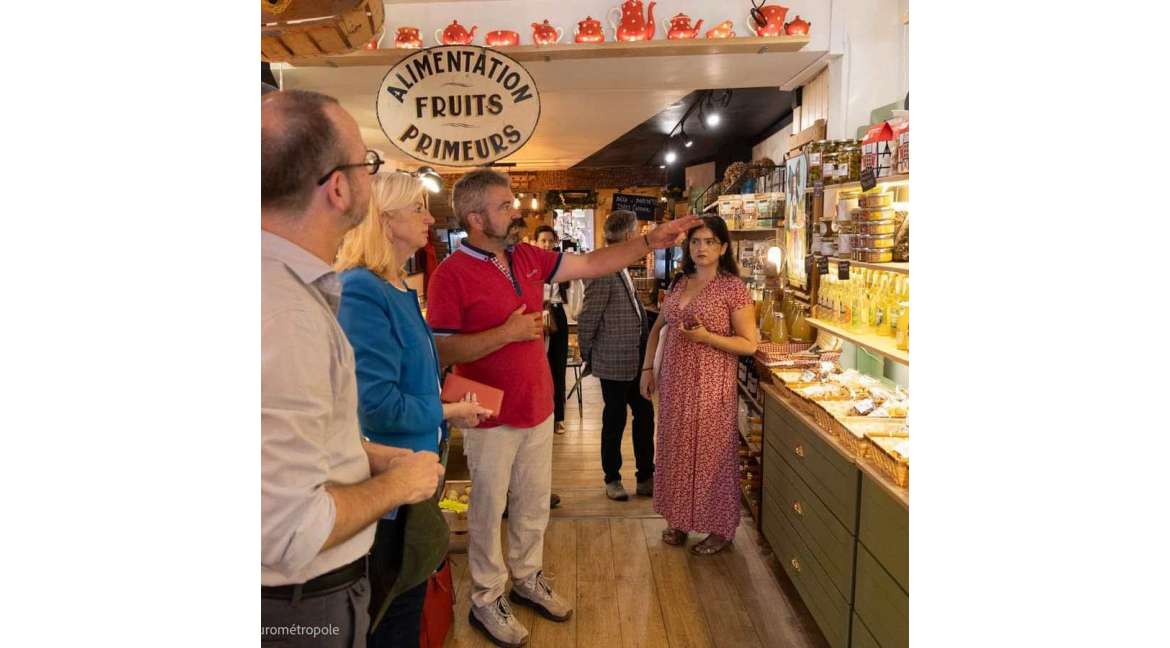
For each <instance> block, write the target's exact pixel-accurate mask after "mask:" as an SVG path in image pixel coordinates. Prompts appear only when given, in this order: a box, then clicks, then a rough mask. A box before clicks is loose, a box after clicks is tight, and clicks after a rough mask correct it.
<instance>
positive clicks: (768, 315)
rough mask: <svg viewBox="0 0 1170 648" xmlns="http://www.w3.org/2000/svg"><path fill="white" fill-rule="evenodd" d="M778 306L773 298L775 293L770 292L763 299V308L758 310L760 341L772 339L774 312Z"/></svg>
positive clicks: (774, 320)
mask: <svg viewBox="0 0 1170 648" xmlns="http://www.w3.org/2000/svg"><path fill="white" fill-rule="evenodd" d="M778 305H779V304H778V303H777V301H776V298H775V291H770V292H768V293H767V295H766V296H765V297H764V306H763V308H762V309H761V310H760V339H761V340H770V339H771V338H772V327H773V326H774V325H775V322H776V316H775V314H774V312H773V311H774V310H775V308H776V306H778Z"/></svg>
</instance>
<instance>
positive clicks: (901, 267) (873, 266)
mask: <svg viewBox="0 0 1170 648" xmlns="http://www.w3.org/2000/svg"><path fill="white" fill-rule="evenodd" d="M838 261H849V267H850V268H869V269H870V270H885V271H886V272H896V273H898V274H904V275H908V274H910V264H909V263H908V262H907V263H899V262H897V261H894V262H892V263H866V262H865V261H850V260H849V259H841V258H839V257H829V263H837V262H838Z"/></svg>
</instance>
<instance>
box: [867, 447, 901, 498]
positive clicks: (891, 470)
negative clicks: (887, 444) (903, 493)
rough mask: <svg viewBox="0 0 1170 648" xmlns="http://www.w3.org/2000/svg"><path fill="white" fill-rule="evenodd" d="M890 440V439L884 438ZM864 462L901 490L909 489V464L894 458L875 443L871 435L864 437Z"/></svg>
mask: <svg viewBox="0 0 1170 648" xmlns="http://www.w3.org/2000/svg"><path fill="white" fill-rule="evenodd" d="M885 438H892V437H885ZM865 439H866V441H867V447H868V449H867V450H866V460H867V461H869V463H870V465H872V466H874V467H875V468H877V469H878V472H880V473H882V474H883V475H885V476H886V477H889V478H890V480H892V481H893V482H894V483H895V484H897V485H898V486H900V487H902V488H910V462H909V461H906V460H905V459H902V458H900V457H895V456H893V455H891V454H890V453H889V452H887V451H886V449H885V448H883V447H882V446H881V444H879V443H877V442H875V441H874V440H873V437H872V436H871V435H866V437H865Z"/></svg>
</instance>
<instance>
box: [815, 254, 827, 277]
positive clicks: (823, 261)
mask: <svg viewBox="0 0 1170 648" xmlns="http://www.w3.org/2000/svg"><path fill="white" fill-rule="evenodd" d="M817 274H820V275H827V274H829V257H827V256H818V257H817Z"/></svg>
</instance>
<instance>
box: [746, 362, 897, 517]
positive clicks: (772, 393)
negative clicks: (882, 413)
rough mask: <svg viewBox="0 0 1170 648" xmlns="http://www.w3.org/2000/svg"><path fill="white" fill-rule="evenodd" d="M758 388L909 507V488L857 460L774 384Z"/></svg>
mask: <svg viewBox="0 0 1170 648" xmlns="http://www.w3.org/2000/svg"><path fill="white" fill-rule="evenodd" d="M760 388H761V389H763V390H764V394H765V396H766V397H767V398H771V399H772V400H773V401H775V403H776V405H777V406H778V407H783V408H784V409H785V410H787V411H788V412H789V413H791V414H792V415H793V416H795V417H796V418H798V419H800V420H801V421H803V422H804V423H805V425H806V426H808V428H809V429H811V430H813V431H814V432H815V433H816V434H817V435H818V436H820V438H821V440H823V441H824V442H825V443H827V444H828V445H829V446H830V447H831V448H833V449H834V450H836V451H837V453H838V454H840V455H841V456H842V457H844V458H845V460H846V461H848V462H849V463H852V464H854V465H856V466H857V467H858V469H859V470H861V472H863V473H865V474H866V475H868V476H869V478H870V479H872V480H873V481H874V482H876V483H877V484H878V485H879V486H881V487H882V488H883V489H884V490H885V491H886V492H887V493H889V494H890V496H891V497H893V498H894V499H895V500H897V501H898V502H901V504H902V505H903V506H905V507H906V509H907V510H909V509H910V491H909V489H906V488H902V487H900V486H898V485H897V484H895V483H894V482H893V481H892V480H891V479H890V478H889V477H886V476H885V475H884V474H882V473H881V471H879V470H877V469H876V468H874V467H873V466H871V465H870V464H869V462H867V461H865V460H859V459H858V458H857V457H856V456H855V455H854V454H853V453H852V452H850V451H849V450H848V448H846V447H845V446H843V445H841V442H840V441H838V440H837V438H836V437H834V436H833V435H832V434H829V433H828V432H826V431H825V430H823V429H821V426H819V425H817V423H816V421H814V420H812V419H810V418H809V417H808V416H806V415H805V414H804V413H803V412H798V411H796V410H795V409H793V408H791V407H789V406H788V403H787V402H785V401H784V399H783V398H781V397H780V395H779V393H778V392H777V391H776V387H775V385H772V384H770V383H765V382H760ZM766 408H767V406H766V405H765V409H766Z"/></svg>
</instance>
